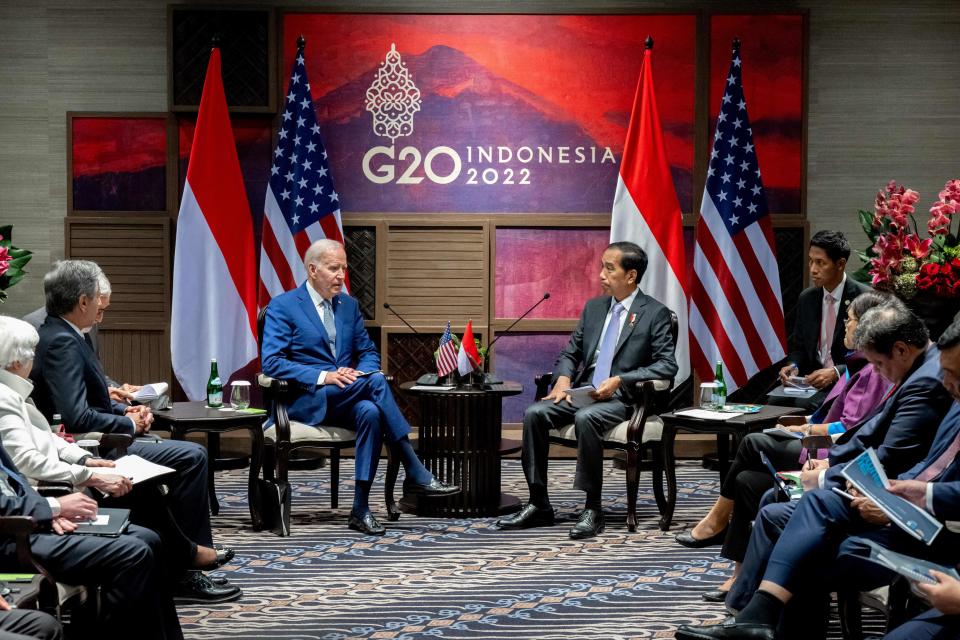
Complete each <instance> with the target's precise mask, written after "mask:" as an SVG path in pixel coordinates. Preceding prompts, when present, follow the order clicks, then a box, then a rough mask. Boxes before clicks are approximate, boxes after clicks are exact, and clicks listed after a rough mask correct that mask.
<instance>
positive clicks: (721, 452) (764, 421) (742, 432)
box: [660, 405, 803, 531]
mask: <svg viewBox="0 0 960 640" xmlns="http://www.w3.org/2000/svg"><path fill="white" fill-rule="evenodd" d="M694 408H696V407H687V408H685V409H679V410H677V411H672V412H670V413H664V414H661V415H660V419H661V420H663V436H662V439H661V445H662V446H663V467H664V471H665V472H666V476H667V504H666V510H665V511H664V512H663V513H662V514H660V530H661V531H666V530H667V529H669V528H670V525H671V524H672V522H673V511H674V509H675V508H676V506H677V470H676V458H675V457H674V451H673V445H674V442H675V441H676V439H677V432H678V431H686V432H689V433H713V434H716V436H717V458H718V459H719V462H720V465H719V466H720V481H721V482H722V481H723V479H724V478H725V477H726V475H727V471H728V470H729V469H730V451H729V450H730V446H729V439H730V438H731V437H732V438H733V441H734V442H735V443H737V442H740V440H742V439H743V437H744V436H746V435H747V433H749V432H750V431H757V430H760V429H766V428H767V427H771V426H773V425H774V424H776V422H777V420H778V419H779V418H780V417H781V416H787V415H796V414H799V413H803V409H801V408H798V407H776V406H772V405H764V406H763V407H761V409H760V411H758V412H757V413H744V414H742V415H739V416H735V417H733V418H730V419H729V420H709V419H704V418H694V417H691V416H684V415H678V414H679V413H680V412H682V411H687V410H690V409H694ZM733 453H734V455H736V451H734V452H733Z"/></svg>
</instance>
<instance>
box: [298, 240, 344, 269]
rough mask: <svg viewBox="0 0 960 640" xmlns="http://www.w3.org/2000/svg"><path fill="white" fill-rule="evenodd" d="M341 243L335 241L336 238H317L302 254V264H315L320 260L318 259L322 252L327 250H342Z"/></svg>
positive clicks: (306, 265) (307, 265)
mask: <svg viewBox="0 0 960 640" xmlns="http://www.w3.org/2000/svg"><path fill="white" fill-rule="evenodd" d="M343 250H344V248H343V244H341V243H339V242H337V241H336V240H331V239H330V238H323V239H321V240H317V241H316V242H314V243H313V244H311V245H310V247H309V248H308V249H307V252H306V253H304V254H303V266H305V267H309V266H310V265H311V264H316V263H318V262H320V259H321V258H322V257H323V254H325V253H327V252H328V251H343Z"/></svg>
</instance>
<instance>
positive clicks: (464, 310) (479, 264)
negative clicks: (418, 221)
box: [384, 223, 490, 326]
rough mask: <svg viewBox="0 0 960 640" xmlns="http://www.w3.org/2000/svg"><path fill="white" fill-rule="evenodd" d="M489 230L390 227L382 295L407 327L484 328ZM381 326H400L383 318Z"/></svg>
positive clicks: (398, 323) (410, 226) (397, 321)
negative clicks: (449, 324)
mask: <svg viewBox="0 0 960 640" xmlns="http://www.w3.org/2000/svg"><path fill="white" fill-rule="evenodd" d="M489 239H490V233H489V228H488V227H487V226H486V225H484V224H480V225H476V226H469V225H464V226H460V225H457V224H456V223H452V224H449V225H446V226H413V225H409V226H406V225H404V226H400V225H389V229H388V234H387V264H386V289H385V291H386V296H387V298H388V299H387V300H385V302H389V303H390V305H391V306H392V307H394V308H395V309H396V310H397V312H398V313H400V314H401V315H402V316H403V317H404V318H406V319H407V321H408V322H410V323H411V324H413V325H414V326H417V325H418V323H420V324H430V325H437V324H441V323H442V324H445V323H446V321H447V320H450V321H451V322H452V323H454V324H459V325H460V326H463V325H464V324H466V322H467V321H468V320H473V322H474V326H477V325H478V324H479V325H486V324H487V313H488V311H487V310H488V299H487V298H488V296H487V293H488V278H487V274H488V273H489V267H490V260H489V254H490V252H489ZM384 325H386V326H400V325H402V323H401V322H400V320H398V319H397V318H396V317H394V316H392V315H390V316H385V322H384Z"/></svg>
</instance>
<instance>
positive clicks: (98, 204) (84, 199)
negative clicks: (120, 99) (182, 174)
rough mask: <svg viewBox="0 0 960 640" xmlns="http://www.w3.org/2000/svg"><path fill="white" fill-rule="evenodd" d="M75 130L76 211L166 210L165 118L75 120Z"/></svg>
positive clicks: (73, 141)
mask: <svg viewBox="0 0 960 640" xmlns="http://www.w3.org/2000/svg"><path fill="white" fill-rule="evenodd" d="M71 126H72V132H73V137H72V140H71V141H70V153H71V161H72V163H73V173H72V175H71V182H72V185H71V188H72V190H73V209H74V210H75V211H165V210H166V208H167V121H166V118H126V117H99V116H89V117H88V116H77V117H74V118H73V119H72V122H71Z"/></svg>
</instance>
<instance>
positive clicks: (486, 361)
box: [483, 292, 550, 384]
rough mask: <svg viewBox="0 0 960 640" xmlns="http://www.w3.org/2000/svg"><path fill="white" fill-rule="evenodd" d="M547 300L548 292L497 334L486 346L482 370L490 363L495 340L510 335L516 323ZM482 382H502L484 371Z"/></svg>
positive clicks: (548, 297)
mask: <svg viewBox="0 0 960 640" xmlns="http://www.w3.org/2000/svg"><path fill="white" fill-rule="evenodd" d="M549 299H550V293H549V292H547V293H544V294H543V297H542V298H540V299H539V300H537V301H536V302H534V303H533V306H532V307H530V308H529V309H527V310H526V311H524V312H523V315H521V316H520V317H519V318H517V319H516V320H514V321H513V323H512V324H511V325H510V326H509V327H507V328H506V329H504V330H503V331H501V332H499V333H498V334H497V337H496V338H494V339H493V340H492V341H491V342H490V343H489V344H488V345H487V357H486V358H484V359H483V368H484V369H486V368H487V367H488V366H489V363H490V354H491V353H492V352H493V345H495V344H497V340H499V339H500V338H501V336H505V335H506V334H508V333H510V330H511V329H513V328H514V327H515V326H517V323H518V322H520V321H521V320H523V319H524V318H526V317H527V316H528V315H530V313H531V312H532V311H533V310H534V309H536V308H537V307H539V306H540V305H541V304H542V303H543V301H544V300H549ZM483 382H484V384H499V383H500V382H502V381H501V380H498V379H497V378H496V377H494V376H493V375H492V374H490V373H487V372H486V371H484V380H483Z"/></svg>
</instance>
